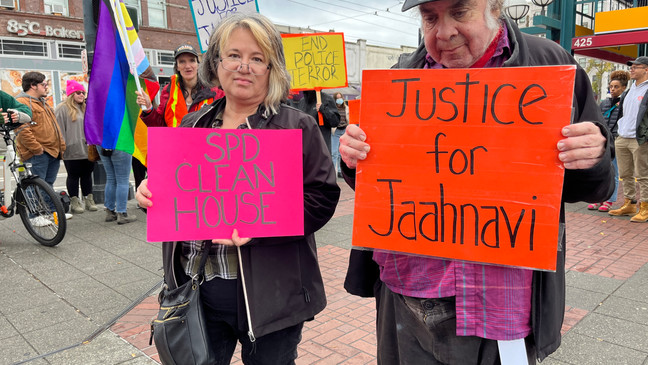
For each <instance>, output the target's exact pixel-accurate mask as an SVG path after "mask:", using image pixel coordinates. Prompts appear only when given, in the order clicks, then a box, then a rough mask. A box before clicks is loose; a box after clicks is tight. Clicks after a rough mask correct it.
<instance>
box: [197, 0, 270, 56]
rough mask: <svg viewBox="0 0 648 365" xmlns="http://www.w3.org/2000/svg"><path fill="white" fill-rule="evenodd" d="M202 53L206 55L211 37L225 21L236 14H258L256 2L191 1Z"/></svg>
mask: <svg viewBox="0 0 648 365" xmlns="http://www.w3.org/2000/svg"><path fill="white" fill-rule="evenodd" d="M189 6H190V7H191V14H192V15H193V20H194V25H195V26H196V34H197V35H198V44H200V51H201V52H203V53H205V52H206V51H207V47H208V46H209V37H210V36H211V35H212V33H213V31H214V29H215V28H216V27H217V26H218V23H220V22H221V21H222V20H223V19H225V18H227V17H228V16H230V15H234V14H239V13H243V14H249V13H258V12H259V6H258V5H257V2H256V0H189Z"/></svg>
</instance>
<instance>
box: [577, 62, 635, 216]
mask: <svg viewBox="0 0 648 365" xmlns="http://www.w3.org/2000/svg"><path fill="white" fill-rule="evenodd" d="M628 80H630V74H629V73H628V71H623V70H617V71H613V72H612V73H611V74H610V84H609V85H608V88H609V89H610V97H609V98H607V99H605V100H603V101H602V102H601V105H600V107H601V113H603V119H604V120H605V122H606V125H607V127H608V129H609V130H610V133H612V136H613V138H615V139H616V137H617V136H618V135H619V133H618V132H617V130H618V126H617V124H618V122H619V118H620V117H621V103H620V101H621V94H623V92H624V91H625V89H626V88H627V87H628ZM612 165H613V166H614V192H613V193H612V195H611V196H610V197H609V198H608V200H606V201H604V202H602V203H592V204H590V205H588V206H587V209H589V210H598V211H599V212H609V211H610V208H611V207H612V205H613V204H614V203H615V202H616V199H617V193H618V191H619V167H618V165H617V159H616V157H615V158H613V159H612Z"/></svg>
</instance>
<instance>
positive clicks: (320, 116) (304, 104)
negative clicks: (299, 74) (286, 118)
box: [297, 90, 340, 154]
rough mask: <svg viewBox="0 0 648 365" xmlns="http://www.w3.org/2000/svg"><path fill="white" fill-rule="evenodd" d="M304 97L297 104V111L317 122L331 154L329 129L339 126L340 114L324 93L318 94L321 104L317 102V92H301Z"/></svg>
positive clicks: (330, 98)
mask: <svg viewBox="0 0 648 365" xmlns="http://www.w3.org/2000/svg"><path fill="white" fill-rule="evenodd" d="M303 94H304V97H303V98H301V99H300V100H299V101H298V102H297V109H299V110H301V111H303V112H304V113H306V114H308V115H310V116H311V117H313V119H315V121H317V125H319V129H320V132H322V137H324V141H325V142H326V147H327V148H328V150H329V154H332V153H331V128H335V127H337V126H338V124H340V113H339V112H338V108H337V107H336V106H335V100H333V97H332V96H331V95H329V94H326V93H320V96H321V102H320V103H318V102H317V92H316V91H314V90H306V91H304V92H303Z"/></svg>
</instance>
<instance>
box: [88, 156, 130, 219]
mask: <svg viewBox="0 0 648 365" xmlns="http://www.w3.org/2000/svg"><path fill="white" fill-rule="evenodd" d="M97 151H98V152H99V158H100V159H101V162H102V163H103V166H104V169H105V170H106V188H105V190H104V207H105V210H106V218H105V221H106V222H114V221H117V224H127V223H131V222H134V221H136V220H137V217H136V216H134V215H128V212H127V211H126V204H127V203H128V190H129V189H130V180H129V179H130V172H131V162H132V159H133V156H132V155H131V154H129V153H127V152H124V151H120V150H109V149H105V148H102V147H101V146H97Z"/></svg>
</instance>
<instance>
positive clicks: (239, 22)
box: [199, 13, 290, 114]
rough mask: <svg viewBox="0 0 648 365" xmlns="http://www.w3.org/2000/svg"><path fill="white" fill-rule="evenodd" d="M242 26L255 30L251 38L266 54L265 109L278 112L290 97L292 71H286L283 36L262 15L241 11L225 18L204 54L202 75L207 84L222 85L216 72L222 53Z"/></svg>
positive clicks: (251, 30) (201, 66) (264, 54)
mask: <svg viewBox="0 0 648 365" xmlns="http://www.w3.org/2000/svg"><path fill="white" fill-rule="evenodd" d="M239 28H243V29H247V30H249V31H250V32H251V33H252V37H254V39H255V40H256V42H257V43H258V44H259V47H260V48H261V52H263V56H264V57H265V58H266V60H268V62H269V65H270V70H269V71H268V72H269V73H270V76H269V81H268V94H267V95H266V97H265V99H264V101H263V104H264V106H265V107H266V110H270V111H271V112H272V113H274V114H276V113H277V112H278V111H279V105H280V103H281V101H283V100H286V98H287V96H288V91H289V90H290V74H289V73H288V70H286V59H285V56H284V50H283V43H282V42H281V35H280V34H279V31H278V30H277V28H275V26H274V25H273V24H272V22H271V21H270V20H269V19H268V18H266V17H265V16H263V15H261V14H258V13H253V14H239V15H234V16H231V17H228V18H226V19H225V20H223V21H222V22H221V23H220V24H219V25H218V27H217V28H216V30H215V31H214V34H212V36H211V38H210V39H209V47H208V48H207V52H205V54H204V55H203V62H202V63H201V65H200V73H199V76H200V78H201V79H202V81H203V83H205V84H207V85H212V86H220V81H219V80H218V72H217V71H218V65H219V63H220V54H221V52H222V51H223V47H225V45H226V43H227V41H228V40H229V38H230V36H231V35H232V32H234V30H236V29H239ZM225 97H227V95H225Z"/></svg>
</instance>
